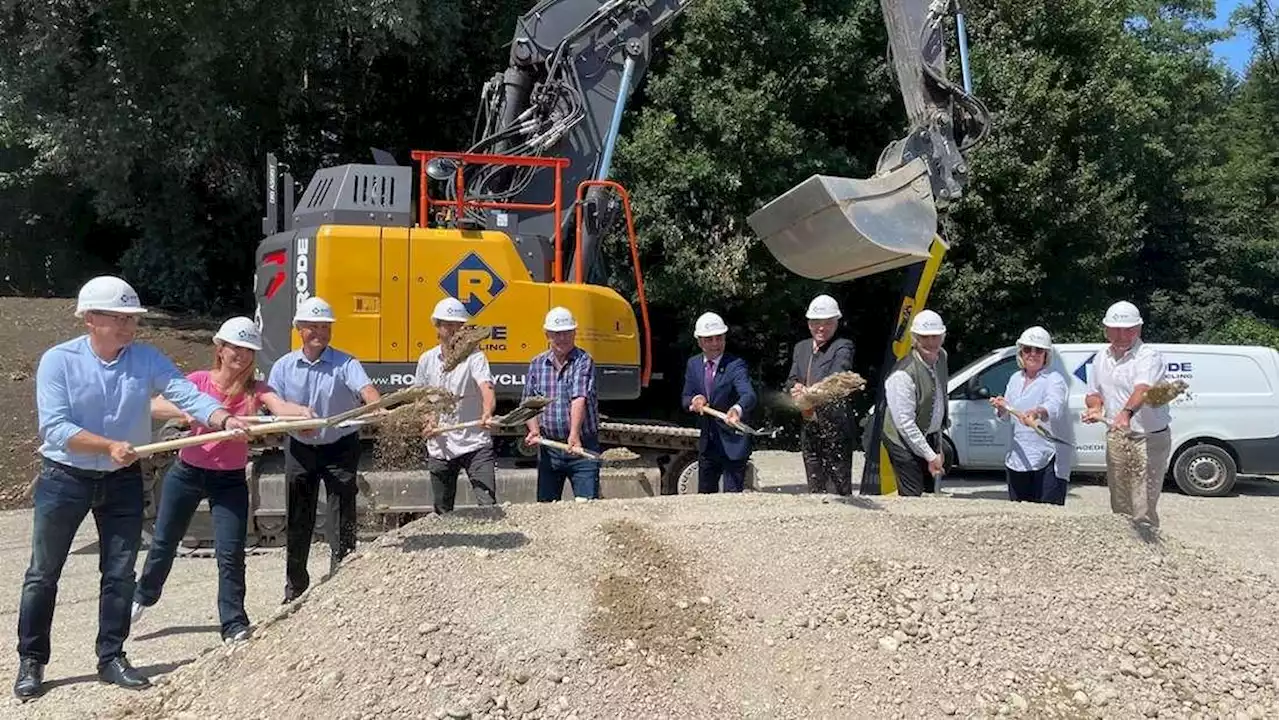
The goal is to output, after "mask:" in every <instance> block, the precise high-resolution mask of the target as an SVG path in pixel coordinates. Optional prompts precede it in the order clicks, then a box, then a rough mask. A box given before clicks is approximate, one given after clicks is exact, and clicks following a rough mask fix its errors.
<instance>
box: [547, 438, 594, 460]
mask: <svg viewBox="0 0 1280 720" xmlns="http://www.w3.org/2000/svg"><path fill="white" fill-rule="evenodd" d="M538 444H539V445H545V446H547V447H549V448H555V449H556V450H561V451H563V452H567V453H572V454H574V455H578V456H580V457H584V458H587V459H588V460H600V459H601V458H600V456H599V455H596V454H595V453H593V452H591V451H589V450H574V449H573V446H571V445H569V444H568V443H562V442H558V441H555V440H548V439H546V438H544V437H540V438H538Z"/></svg>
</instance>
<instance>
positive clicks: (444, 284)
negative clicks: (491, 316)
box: [440, 252, 507, 317]
mask: <svg viewBox="0 0 1280 720" xmlns="http://www.w3.org/2000/svg"><path fill="white" fill-rule="evenodd" d="M506 288H507V284H506V283H505V282H504V281H503V280H502V278H501V277H499V276H498V274H497V273H496V272H494V271H493V269H492V268H490V267H489V266H488V265H486V264H485V262H484V260H483V259H482V258H481V257H480V256H479V255H478V254H476V253H474V252H472V253H468V254H467V256H466V257H464V258H462V261H461V262H459V263H458V264H457V265H455V266H453V269H452V270H450V271H449V272H447V273H445V274H444V277H442V278H440V289H441V290H444V291H445V293H447V294H448V295H450V296H452V297H455V298H457V299H458V301H459V302H461V303H462V306H463V307H465V308H466V309H467V312H468V313H470V314H471V315H472V317H474V316H475V315H476V313H478V312H480V311H481V310H483V309H484V308H485V306H487V305H488V304H489V303H491V302H493V301H494V299H495V298H497V297H498V295H500V294H502V291H503V290H505V289H506Z"/></svg>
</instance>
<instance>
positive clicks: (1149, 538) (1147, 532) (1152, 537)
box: [1129, 519, 1161, 546]
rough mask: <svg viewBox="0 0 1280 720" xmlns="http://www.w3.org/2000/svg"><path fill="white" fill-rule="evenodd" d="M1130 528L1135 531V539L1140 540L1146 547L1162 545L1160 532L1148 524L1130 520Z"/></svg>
mask: <svg viewBox="0 0 1280 720" xmlns="http://www.w3.org/2000/svg"><path fill="white" fill-rule="evenodd" d="M1129 527H1130V528H1132V529H1133V535H1134V537H1136V538H1138V539H1139V540H1141V541H1142V542H1143V544H1145V545H1154V546H1159V545H1161V542H1160V533H1159V531H1157V530H1155V529H1153V528H1152V527H1151V526H1150V525H1148V524H1146V523H1140V522H1134V521H1133V520H1132V519H1130V520H1129Z"/></svg>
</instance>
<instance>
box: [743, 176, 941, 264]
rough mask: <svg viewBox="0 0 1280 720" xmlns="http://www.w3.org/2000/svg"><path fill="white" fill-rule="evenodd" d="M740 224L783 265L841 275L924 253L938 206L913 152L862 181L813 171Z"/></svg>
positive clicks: (905, 260)
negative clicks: (905, 160)
mask: <svg viewBox="0 0 1280 720" xmlns="http://www.w3.org/2000/svg"><path fill="white" fill-rule="evenodd" d="M747 223H748V224H750V225H751V228H752V229H753V230H755V232H756V234H757V235H759V236H760V237H761V238H762V239H763V240H764V244H765V246H766V247H767V248H769V252H770V253H772V254H773V256H774V258H776V259H777V260H778V262H780V263H782V265H783V266H785V267H786V268H787V269H788V270H790V271H791V272H793V273H796V274H797V275H800V276H801V277H805V278H809V279H811V280H825V281H827V282H841V281H844V280H852V279H854V278H860V277H864V276H867V275H874V274H876V273H879V272H884V271H886V270H892V269H894V268H899V267H903V266H906V265H912V264H914V263H918V262H921V261H923V260H925V259H927V258H928V257H929V246H930V244H931V243H932V242H933V238H934V236H935V235H936V234H937V231H938V211H937V208H936V207H935V205H934V202H933V190H932V187H931V185H930V181H929V175H928V170H927V166H926V165H925V161H924V160H923V159H921V158H915V159H913V160H911V161H910V162H908V163H906V164H904V165H901V166H899V167H898V168H897V169H895V170H893V171H892V172H889V173H885V174H883V175H878V176H876V177H873V178H871V179H869V180H855V179H852V178H844V177H833V176H829V175H813V176H811V177H810V178H809V179H807V180H805V181H804V182H802V183H800V184H799V185H796V186H795V187H793V188H791V189H790V190H788V191H787V192H786V193H784V194H782V195H780V196H778V197H777V198H775V199H774V200H772V201H770V202H769V204H767V205H765V206H764V207H762V208H760V209H759V210H757V211H755V212H754V213H752V214H751V216H750V217H748V218H747Z"/></svg>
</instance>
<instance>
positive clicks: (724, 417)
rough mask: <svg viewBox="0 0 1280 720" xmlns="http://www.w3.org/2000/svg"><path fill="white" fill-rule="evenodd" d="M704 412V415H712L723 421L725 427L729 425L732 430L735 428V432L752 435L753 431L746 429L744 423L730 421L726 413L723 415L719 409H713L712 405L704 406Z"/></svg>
mask: <svg viewBox="0 0 1280 720" xmlns="http://www.w3.org/2000/svg"><path fill="white" fill-rule="evenodd" d="M702 412H704V413H706V414H708V415H710V416H711V417H713V418H717V419H719V420H721V421H722V422H724V424H725V425H728V426H729V427H731V428H733V429H735V430H741V431H742V432H744V433H747V434H750V433H751V430H750V429H748V428H746V427H744V426H743V424H742V423H740V422H733V421H732V420H730V419H729V416H728V415H727V414H726V413H722V412H720V411H719V410H717V409H715V408H713V407H711V406H710V405H703V406H702Z"/></svg>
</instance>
